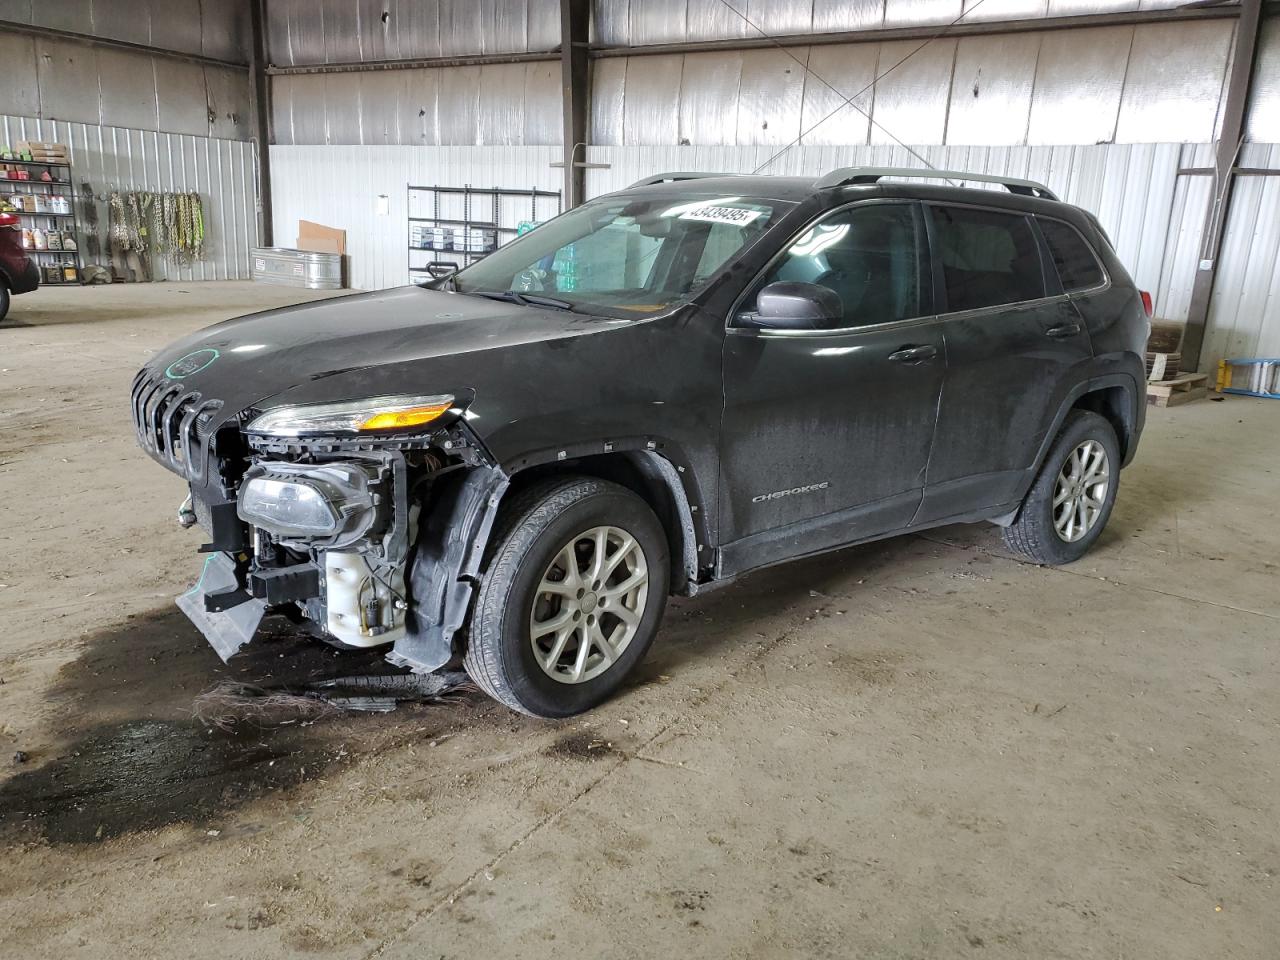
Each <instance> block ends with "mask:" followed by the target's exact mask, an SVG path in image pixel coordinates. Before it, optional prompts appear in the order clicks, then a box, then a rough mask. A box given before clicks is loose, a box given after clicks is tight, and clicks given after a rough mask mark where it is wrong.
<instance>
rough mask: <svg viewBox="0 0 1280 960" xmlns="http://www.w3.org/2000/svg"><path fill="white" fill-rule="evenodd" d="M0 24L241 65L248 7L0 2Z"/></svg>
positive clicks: (195, 1) (115, 0)
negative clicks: (146, 47)
mask: <svg viewBox="0 0 1280 960" xmlns="http://www.w3.org/2000/svg"><path fill="white" fill-rule="evenodd" d="M0 20H9V21H11V22H13V23H30V24H34V25H35V26H38V27H50V28H52V29H55V30H67V31H70V32H72V33H83V34H87V35H89V36H93V37H103V38H105V39H109V40H124V41H127V42H129V43H140V44H143V45H144V46H152V47H161V48H163V49H166V50H173V51H176V52H178V53H193V54H200V55H202V56H206V57H212V58H214V59H215V60H230V61H234V62H237V63H242V62H245V61H246V60H247V58H248V54H247V51H248V49H249V5H248V4H247V3H239V2H235V0H3V2H0Z"/></svg>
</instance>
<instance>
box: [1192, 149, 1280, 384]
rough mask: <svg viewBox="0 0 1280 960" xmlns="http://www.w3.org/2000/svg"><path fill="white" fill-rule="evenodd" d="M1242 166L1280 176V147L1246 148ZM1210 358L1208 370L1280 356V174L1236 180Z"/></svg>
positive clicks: (1213, 307) (1208, 344) (1208, 337)
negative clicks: (1233, 360)
mask: <svg viewBox="0 0 1280 960" xmlns="http://www.w3.org/2000/svg"><path fill="white" fill-rule="evenodd" d="M1208 157H1209V152H1208V151H1207V150H1206V151H1205V153H1204V158H1205V159H1206V160H1207V159H1208ZM1240 164H1241V166H1248V167H1264V168H1266V169H1269V170H1276V171H1277V173H1278V174H1280V144H1273V143H1270V144H1269V143H1251V144H1245V146H1244V149H1243V150H1242V151H1241V153H1240ZM1197 179H1200V180H1203V181H1206V185H1205V187H1203V189H1204V190H1206V191H1207V190H1208V185H1207V181H1208V179H1209V178H1208V177H1199V178H1197ZM1201 209H1203V207H1201ZM1204 353H1205V357H1206V362H1205V363H1203V364H1201V367H1200V369H1202V370H1207V369H1213V367H1212V364H1214V363H1216V362H1217V360H1218V358H1219V357H1280V175H1276V176H1266V177H1261V176H1249V177H1237V178H1236V185H1235V195H1234V197H1233V199H1232V201H1231V216H1230V217H1229V218H1228V220H1227V230H1226V235H1225V236H1224V237H1223V240H1222V249H1221V250H1220V251H1219V255H1218V277H1217V283H1216V284H1215V285H1214V290H1213V300H1212V301H1211V304H1210V310H1209V327H1208V330H1207V332H1206V334H1205V347H1204Z"/></svg>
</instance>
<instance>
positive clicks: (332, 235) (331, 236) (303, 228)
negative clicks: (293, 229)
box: [298, 220, 347, 256]
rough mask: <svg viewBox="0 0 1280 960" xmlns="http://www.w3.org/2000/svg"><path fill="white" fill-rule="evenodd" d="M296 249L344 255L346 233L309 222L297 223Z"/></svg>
mask: <svg viewBox="0 0 1280 960" xmlns="http://www.w3.org/2000/svg"><path fill="white" fill-rule="evenodd" d="M298 249H299V250H315V251H316V252H318V253H337V254H342V255H344V256H345V255H346V252H347V231H345V230H339V229H338V228H336V227H326V226H325V225H324V224H322V223H312V222H311V221H310V220H299V221H298Z"/></svg>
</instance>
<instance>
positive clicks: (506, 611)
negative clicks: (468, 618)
mask: <svg viewBox="0 0 1280 960" xmlns="http://www.w3.org/2000/svg"><path fill="white" fill-rule="evenodd" d="M494 539H495V543H496V549H495V550H494V551H493V554H492V557H491V559H490V562H489V564H488V566H487V568H486V571H485V574H484V578H483V580H482V582H481V586H480V593H479V596H478V597H477V599H476V609H475V613H474V615H473V616H472V622H471V631H470V639H469V641H468V644H467V652H466V657H465V660H464V663H465V666H466V669H467V673H469V674H470V675H471V678H472V679H473V680H474V681H475V682H476V684H477V685H478V686H479V687H480V688H481V689H483V690H484V691H485V692H486V693H488V694H489V695H490V696H492V697H493V698H494V699H496V700H498V701H500V702H502V703H504V704H506V705H507V706H508V707H510V708H511V709H513V710H518V711H520V712H521V713H526V714H529V715H530V716H534V717H567V716H571V715H573V714H575V713H581V712H583V711H584V710H589V709H591V708H592V707H594V706H596V705H598V704H600V703H602V702H603V701H605V700H606V699H608V698H609V697H610V696H612V694H613V693H614V692H616V691H617V689H618V687H619V686H620V685H621V684H622V682H623V681H624V680H625V679H626V677H627V674H628V673H630V672H631V670H632V668H633V667H635V665H636V664H638V663H639V662H640V661H641V660H642V659H643V658H644V655H645V653H646V652H647V651H648V649H649V645H650V644H651V643H652V642H653V638H654V636H655V635H656V634H657V632H658V622H659V621H660V620H661V619H662V612H663V610H664V608H665V607H666V602H667V592H668V590H667V588H668V585H669V581H670V574H669V559H668V551H667V539H666V534H665V532H664V531H663V529H662V525H661V524H660V523H659V522H658V518H657V517H656V516H654V513H653V511H652V510H650V509H649V506H648V504H646V503H645V502H644V501H643V500H641V499H640V498H639V497H638V496H636V495H635V494H634V493H632V492H631V491H630V490H627V489H626V488H625V487H621V486H618V485H617V484H614V483H609V482H607V481H604V480H598V479H596V478H594V477H571V478H559V479H555V480H550V481H546V482H542V483H538V484H535V485H534V486H532V487H530V488H528V489H527V490H525V491H522V492H520V493H517V494H516V495H515V496H514V498H513V500H512V502H511V503H508V504H504V506H503V513H502V516H501V518H500V523H499V527H498V528H497V529H496V530H495V533H494Z"/></svg>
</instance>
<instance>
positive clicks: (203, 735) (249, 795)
mask: <svg viewBox="0 0 1280 960" xmlns="http://www.w3.org/2000/svg"><path fill="white" fill-rule="evenodd" d="M299 739H303V745H301V746H300V745H299V744H298V742H297V741H298V740H299ZM327 753H328V752H327V750H326V749H325V748H324V747H323V746H321V745H320V744H319V743H315V744H310V745H308V744H306V742H305V738H298V737H296V736H293V735H290V736H287V737H286V736H281V735H280V734H279V733H278V732H276V731H257V730H247V731H242V732H234V733H224V732H222V731H218V730H212V731H211V730H206V729H205V728H204V727H202V726H201V725H199V724H197V723H196V722H194V721H168V720H137V721H132V722H128V723H120V724H111V725H106V726H103V727H101V728H99V729H97V730H94V731H93V732H92V733H90V734H89V735H88V736H86V737H85V738H84V739H82V740H79V741H77V742H76V743H74V744H73V745H72V746H71V747H70V748H69V749H68V750H67V751H66V752H65V753H63V755H62V756H60V757H59V758H57V759H55V760H53V761H51V762H49V763H46V764H45V765H44V766H41V767H39V768H37V769H34V770H30V771H23V772H22V773H19V774H18V775H17V776H15V777H13V778H12V779H10V780H8V781H6V782H5V783H3V784H0V824H3V825H5V826H14V827H18V826H27V827H35V828H37V829H38V830H39V833H40V834H41V835H42V836H43V837H44V838H45V839H46V840H48V841H50V842H52V843H92V842H94V841H96V840H106V839H109V838H111V837H115V836H119V835H120V834H123V833H130V832H134V831H139V830H152V829H156V828H158V827H164V826H168V825H169V824H173V823H179V822H193V821H200V820H202V819H204V818H207V817H209V816H211V815H213V814H216V813H218V812H220V811H223V810H226V809H227V808H229V807H233V806H236V805H238V804H240V803H243V802H245V801H248V800H251V799H254V798H255V797H258V796H261V795H262V794H264V793H267V792H269V791H272V790H280V789H286V788H289V787H292V786H296V785H297V784H299V783H302V782H303V781H304V780H307V779H310V778H313V777H316V776H319V775H320V774H321V773H323V772H324V770H325V769H326V768H327V767H328V766H329V764H330V763H331V762H332V760H331V758H330V756H328V755H327Z"/></svg>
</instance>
